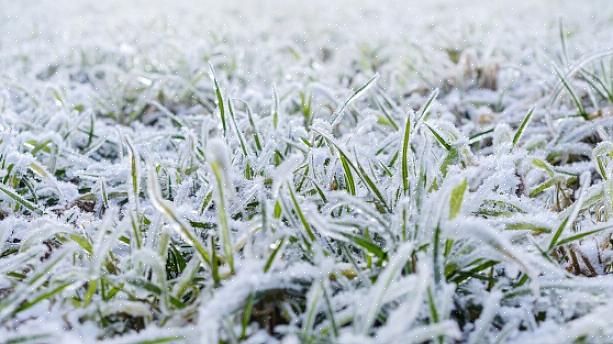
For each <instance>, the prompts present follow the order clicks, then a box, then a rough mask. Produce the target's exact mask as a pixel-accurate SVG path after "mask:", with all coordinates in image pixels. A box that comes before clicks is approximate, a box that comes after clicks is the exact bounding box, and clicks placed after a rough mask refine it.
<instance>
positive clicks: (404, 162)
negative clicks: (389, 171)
mask: <svg viewBox="0 0 613 344" xmlns="http://www.w3.org/2000/svg"><path fill="white" fill-rule="evenodd" d="M410 137H411V119H410V117H409V116H407V118H406V120H405V124H404V131H403V133H402V158H401V159H400V165H401V171H402V187H403V190H404V193H405V194H406V193H407V192H408V191H409V149H410V146H409V140H410Z"/></svg>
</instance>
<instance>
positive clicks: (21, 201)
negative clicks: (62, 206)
mask: <svg viewBox="0 0 613 344" xmlns="http://www.w3.org/2000/svg"><path fill="white" fill-rule="evenodd" d="M0 191H2V192H3V193H4V194H5V195H7V196H8V197H9V198H11V199H13V200H14V201H15V202H17V203H18V204H20V205H22V206H23V207H24V208H26V209H28V210H29V211H31V212H33V213H36V214H38V215H43V214H44V211H43V210H42V209H41V208H39V207H38V206H37V205H36V204H34V203H32V202H30V201H28V200H27V199H25V198H23V197H21V195H19V194H18V193H17V192H16V191H15V190H13V189H12V188H10V187H8V186H5V185H0Z"/></svg>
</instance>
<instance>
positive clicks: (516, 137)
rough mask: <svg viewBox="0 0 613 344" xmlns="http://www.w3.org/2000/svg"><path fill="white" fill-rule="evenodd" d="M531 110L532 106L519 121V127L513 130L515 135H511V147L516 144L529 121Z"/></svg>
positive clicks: (532, 109) (532, 110)
mask: <svg viewBox="0 0 613 344" xmlns="http://www.w3.org/2000/svg"><path fill="white" fill-rule="evenodd" d="M533 112H534V108H531V109H530V110H529V111H528V113H527V114H526V116H525V117H524V119H522V121H521V123H520V124H519V127H518V128H517V131H516V132H515V135H514V136H513V147H515V146H517V143H518V142H519V139H520V138H521V136H522V135H523V133H524V130H525V129H526V127H527V126H528V123H530V120H531V119H532V113H533Z"/></svg>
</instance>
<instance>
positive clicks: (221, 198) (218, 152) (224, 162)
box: [208, 139, 234, 274]
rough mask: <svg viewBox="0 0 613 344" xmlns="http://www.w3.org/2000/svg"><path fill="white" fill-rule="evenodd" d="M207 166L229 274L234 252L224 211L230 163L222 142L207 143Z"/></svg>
mask: <svg viewBox="0 0 613 344" xmlns="http://www.w3.org/2000/svg"><path fill="white" fill-rule="evenodd" d="M208 156H209V165H210V167H211V171H212V172H213V176H214V177H215V183H216V188H215V191H216V194H217V200H216V201H217V203H216V204H215V209H216V210H217V220H218V222H219V223H218V229H219V231H220V237H221V240H222V246H223V253H224V256H225V257H224V258H225V260H226V262H227V263H228V265H229V266H230V272H231V273H232V274H233V273H234V250H233V249H232V247H233V244H232V233H231V232H230V226H229V224H228V214H227V210H226V193H227V191H228V190H230V192H231V190H232V188H231V179H230V176H229V169H230V163H229V161H228V156H229V152H228V149H227V147H226V145H225V144H224V143H223V141H221V140H219V139H214V140H211V142H209V154H208Z"/></svg>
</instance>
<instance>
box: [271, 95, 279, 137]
mask: <svg viewBox="0 0 613 344" xmlns="http://www.w3.org/2000/svg"><path fill="white" fill-rule="evenodd" d="M271 112H272V126H273V127H274V128H275V129H277V127H278V125H279V95H278V94H277V87H276V85H274V84H273V85H272V109H271Z"/></svg>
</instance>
